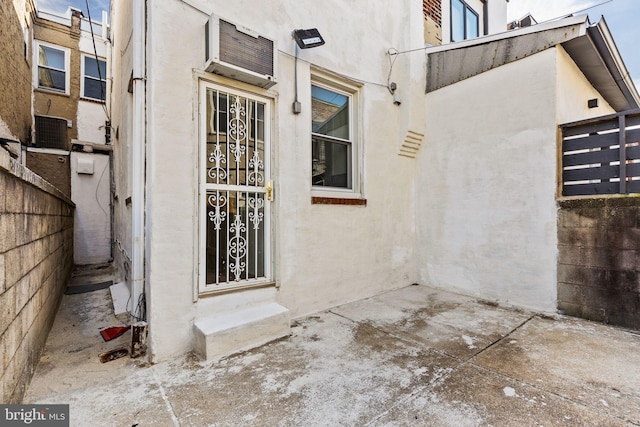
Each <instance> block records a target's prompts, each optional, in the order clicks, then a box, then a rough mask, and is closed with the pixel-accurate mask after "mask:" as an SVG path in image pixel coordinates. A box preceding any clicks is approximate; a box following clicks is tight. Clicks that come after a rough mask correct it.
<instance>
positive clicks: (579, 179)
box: [560, 110, 640, 196]
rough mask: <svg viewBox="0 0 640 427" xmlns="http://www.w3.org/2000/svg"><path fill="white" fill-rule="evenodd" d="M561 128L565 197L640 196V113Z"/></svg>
mask: <svg viewBox="0 0 640 427" xmlns="http://www.w3.org/2000/svg"><path fill="white" fill-rule="evenodd" d="M560 129H561V131H562V195H563V196H591V195H597V194H628V193H640V110H633V111H626V112H622V113H618V114H613V115H609V116H603V117H598V118H594V119H590V120H584V121H580V122H574V123H567V124H564V125H561V126H560Z"/></svg>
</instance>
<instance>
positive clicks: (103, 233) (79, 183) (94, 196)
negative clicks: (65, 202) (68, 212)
mask: <svg viewBox="0 0 640 427" xmlns="http://www.w3.org/2000/svg"><path fill="white" fill-rule="evenodd" d="M78 165H80V169H81V172H82V171H83V170H84V171H86V168H87V167H90V168H91V169H92V171H90V173H78ZM109 182H110V171H109V155H108V154H97V153H80V152H71V199H72V200H73V202H74V203H75V204H76V209H75V218H74V233H73V238H74V240H73V261H74V263H75V264H80V265H84V264H98V263H103V262H108V261H109V259H110V258H111V220H110V205H109V204H110V201H111V200H110V199H111V198H110V194H109Z"/></svg>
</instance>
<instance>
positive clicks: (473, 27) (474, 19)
mask: <svg viewBox="0 0 640 427" xmlns="http://www.w3.org/2000/svg"><path fill="white" fill-rule="evenodd" d="M466 18H467V38H468V39H472V38H475V37H478V36H479V35H480V34H479V31H478V15H476V14H475V13H473V12H472V11H471V9H467V15H466Z"/></svg>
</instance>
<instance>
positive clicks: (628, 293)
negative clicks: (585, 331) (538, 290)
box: [558, 196, 640, 329]
mask: <svg viewBox="0 0 640 427" xmlns="http://www.w3.org/2000/svg"><path fill="white" fill-rule="evenodd" d="M559 205H560V210H559V223H558V245H559V253H558V257H559V258H558V309H560V310H561V311H563V312H564V313H566V314H568V315H571V316H576V317H582V318H585V319H589V320H595V321H599V322H604V323H610V324H613V325H618V326H623V327H627V328H633V329H640V276H639V273H640V197H633V196H629V197H626V196H621V197H598V198H585V199H571V200H562V201H560V202H559Z"/></svg>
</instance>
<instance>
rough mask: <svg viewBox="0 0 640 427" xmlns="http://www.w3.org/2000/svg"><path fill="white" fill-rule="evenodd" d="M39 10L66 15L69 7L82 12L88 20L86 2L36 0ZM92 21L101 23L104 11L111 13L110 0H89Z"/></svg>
mask: <svg viewBox="0 0 640 427" xmlns="http://www.w3.org/2000/svg"><path fill="white" fill-rule="evenodd" d="M36 4H37V6H38V9H43V10H50V11H53V12H61V13H64V12H66V11H67V8H68V7H69V6H73V7H75V8H77V9H80V10H82V14H83V15H84V16H85V17H86V18H88V17H89V14H88V13H87V5H86V0H36ZM89 7H90V8H91V9H90V13H91V20H93V21H100V20H101V19H102V11H103V10H106V11H109V0H89Z"/></svg>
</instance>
